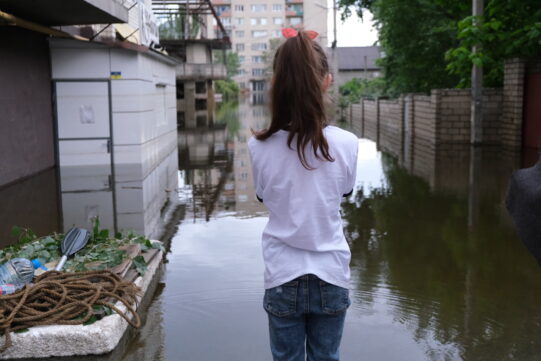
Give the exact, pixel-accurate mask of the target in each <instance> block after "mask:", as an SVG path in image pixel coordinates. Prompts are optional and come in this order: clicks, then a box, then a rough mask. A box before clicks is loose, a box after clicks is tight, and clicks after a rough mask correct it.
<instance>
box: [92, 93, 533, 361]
mask: <svg viewBox="0 0 541 361" xmlns="http://www.w3.org/2000/svg"><path fill="white" fill-rule="evenodd" d="M266 121H267V112H266V107H265V106H264V105H257V104H249V102H242V103H241V104H239V105H235V104H223V105H222V106H221V108H220V109H218V110H217V120H216V122H215V125H214V126H213V127H212V128H208V129H197V130H190V131H188V130H187V131H181V132H180V133H179V156H178V159H179V189H178V197H179V199H178V202H179V204H180V207H181V208H182V210H183V213H184V217H183V219H182V220H181V221H180V222H179V223H178V228H177V231H176V233H175V234H174V236H172V238H171V240H170V246H169V250H168V253H167V255H166V262H165V265H164V269H163V273H162V277H161V279H160V280H159V284H158V290H157V291H156V293H155V294H154V295H153V297H151V300H150V302H149V308H148V311H147V313H146V316H145V319H146V323H145V325H144V326H143V327H142V328H141V329H140V330H138V331H136V332H135V335H134V336H133V337H132V338H131V339H130V340H129V341H127V345H126V346H125V347H124V348H123V350H121V351H117V352H115V353H114V356H112V355H106V356H100V357H89V358H85V360H86V359H88V360H113V359H114V360H141V361H143V360H145V361H147V360H179V361H214V360H220V361H267V360H271V355H270V351H269V342H268V331H267V323H266V314H265V312H264V310H263V308H262V297H263V263H262V259H261V245H260V237H261V232H262V230H263V227H264V226H265V223H266V220H267V218H266V217H267V213H266V210H265V208H264V206H262V205H261V204H260V203H258V202H257V201H256V200H255V194H254V191H253V183H252V175H251V171H250V164H249V157H248V153H247V148H246V141H247V139H248V138H249V137H250V127H253V128H260V127H262V126H263V125H264V124H265V122H266ZM341 126H343V127H346V128H349V125H348V124H342V125H341ZM380 141H382V140H380ZM380 147H381V144H380V145H378V144H376V143H375V142H374V141H372V140H370V139H359V158H358V169H357V183H356V189H355V192H354V194H353V195H351V196H350V197H349V198H347V199H345V200H344V202H343V204H342V214H343V217H344V230H345V233H346V237H347V239H348V242H349V244H350V247H351V251H352V261H351V271H352V272H351V273H352V280H351V293H350V294H351V299H352V305H351V307H350V309H349V310H348V313H347V318H346V325H345V331H344V337H343V341H342V347H341V356H342V357H341V359H342V360H345V361H361V360H368V361H402V360H403V361H422V360H438V361H439V360H441V361H447V360H449V361H451V360H453V361H454V360H464V361H481V360H487V361H488V360H490V361H494V360H520V361H533V360H541V307H539V305H540V300H541V269H540V268H539V266H538V265H537V264H536V263H535V261H534V259H533V257H531V256H530V255H529V254H528V252H527V251H526V249H525V247H524V246H523V245H522V244H521V242H520V241H519V240H518V239H517V237H516V235H515V233H514V230H513V227H512V223H511V221H510V219H509V217H508V215H507V213H506V210H505V207H504V199H505V193H506V187H507V182H508V179H509V176H510V173H511V171H512V170H513V169H516V168H517V167H520V164H521V161H520V159H519V158H518V157H517V156H516V155H513V154H506V153H504V152H502V151H500V150H498V149H490V148H485V149H474V150H471V149H469V148H468V147H465V148H461V147H444V146H442V147H438V148H436V149H434V148H431V147H423V145H422V143H419V144H417V145H416V146H414V147H412V148H410V150H411V151H409V152H403V151H397V150H393V149H390V148H388V149H386V150H385V151H382V149H380ZM399 148H400V147H399ZM400 149H402V148H400Z"/></svg>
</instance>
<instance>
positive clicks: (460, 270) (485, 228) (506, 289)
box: [342, 154, 541, 361]
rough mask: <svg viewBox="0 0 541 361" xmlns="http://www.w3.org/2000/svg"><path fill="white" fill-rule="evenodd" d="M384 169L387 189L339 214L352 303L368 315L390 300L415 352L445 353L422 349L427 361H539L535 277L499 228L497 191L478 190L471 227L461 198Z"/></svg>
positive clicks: (362, 194)
mask: <svg viewBox="0 0 541 361" xmlns="http://www.w3.org/2000/svg"><path fill="white" fill-rule="evenodd" d="M382 161H383V166H384V167H383V169H384V174H385V178H386V184H387V186H386V187H384V188H373V189H370V190H365V189H359V190H357V192H356V193H355V195H354V196H352V197H351V198H350V199H348V200H346V201H345V202H344V203H343V205H342V214H343V216H344V219H345V220H346V223H347V224H346V225H345V233H346V237H347V238H348V241H349V243H350V246H351V251H352V263H351V266H352V278H353V279H355V280H357V282H358V284H356V285H355V287H356V289H357V290H356V292H355V293H354V297H355V298H356V299H355V303H357V304H360V305H361V307H362V308H369V307H371V306H372V305H373V303H374V302H376V301H375V299H376V297H375V296H376V295H378V293H379V294H381V293H382V292H384V293H386V294H387V296H386V298H387V300H386V302H387V305H388V307H389V308H390V310H391V311H390V312H392V314H393V315H394V318H395V321H396V322H400V323H404V324H406V325H407V327H408V328H410V329H411V330H413V331H414V335H415V336H414V337H415V339H416V341H417V342H418V343H420V344H426V345H429V344H433V343H430V342H429V341H430V339H435V340H436V341H438V342H439V343H441V344H442V345H444V348H445V350H438V349H430V348H431V346H427V347H428V349H427V350H426V352H427V355H428V357H429V358H430V359H442V358H443V359H448V356H449V355H451V354H454V355H455V356H457V357H459V358H460V359H463V360H521V361H524V360H539V359H541V352H540V351H541V337H539V336H541V309H540V307H539V301H540V299H541V270H540V269H539V268H538V266H537V265H536V264H535V262H534V260H533V258H532V257H531V256H530V255H529V254H527V252H526V250H525V248H524V247H523V246H522V244H521V243H520V241H519V240H518V239H517V238H516V236H515V233H514V231H513V229H512V228H511V227H510V225H509V224H508V223H506V222H504V221H502V196H501V195H502V192H499V193H497V192H493V191H489V192H483V189H481V196H480V206H479V209H480V213H479V214H478V222H477V224H476V227H475V228H473V229H472V228H468V196H467V194H456V193H455V194H452V193H446V192H436V191H432V190H431V188H430V186H429V185H428V183H427V182H425V181H424V180H422V179H421V178H418V177H416V176H413V175H410V174H408V172H407V171H405V170H404V169H403V168H401V167H400V166H399V165H398V164H397V162H396V161H395V160H394V159H393V158H391V157H389V156H386V155H385V154H383V156H382ZM449 348H450V349H449ZM442 353H444V354H446V355H447V356H444V355H442ZM438 354H439V356H438ZM453 358H455V357H453Z"/></svg>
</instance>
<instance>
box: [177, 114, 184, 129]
mask: <svg viewBox="0 0 541 361" xmlns="http://www.w3.org/2000/svg"><path fill="white" fill-rule="evenodd" d="M177 127H178V128H184V127H186V118H185V115H184V112H177Z"/></svg>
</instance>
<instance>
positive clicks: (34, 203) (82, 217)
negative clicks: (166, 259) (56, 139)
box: [0, 134, 178, 246]
mask: <svg viewBox="0 0 541 361" xmlns="http://www.w3.org/2000/svg"><path fill="white" fill-rule="evenodd" d="M172 135H173V137H172V140H171V137H168V138H169V139H162V142H163V144H160V145H157V144H155V145H153V146H147V145H145V146H144V147H145V149H131V150H129V151H127V150H119V151H117V152H116V153H117V155H119V156H118V158H117V160H116V161H115V163H114V167H111V163H110V157H107V158H105V160H106V161H103V159H104V157H102V156H100V157H98V156H95V154H93V153H92V152H91V151H90V152H87V153H86V154H83V153H84V152H85V151H86V150H87V149H84V147H79V148H77V147H75V148H74V152H73V153H72V154H70V155H69V156H63V157H60V158H61V163H62V164H63V165H62V166H60V167H58V168H57V169H50V170H47V171H45V172H42V173H40V174H38V175H36V176H33V177H31V178H28V179H26V180H23V181H21V182H18V183H15V184H13V185H11V186H8V187H4V188H2V189H0V203H2V207H0V240H1V243H0V246H3V245H8V244H11V243H13V242H15V241H16V239H15V238H14V237H12V236H11V229H12V227H13V226H20V227H27V228H30V229H31V230H32V231H34V233H36V234H37V235H38V236H44V235H47V234H51V233H53V232H65V231H67V230H68V229H69V228H71V227H73V226H76V227H83V228H87V229H89V228H90V227H91V225H92V220H93V219H94V218H95V217H99V218H100V225H101V227H102V228H107V229H109V230H110V231H111V232H116V231H135V232H138V233H140V234H144V235H146V236H147V237H151V238H157V237H159V235H160V234H161V233H162V231H163V230H164V227H165V226H166V223H167V221H168V218H169V217H170V215H171V214H172V212H173V211H174V208H175V206H176V204H177V203H178V202H177V194H176V190H177V187H178V175H177V173H178V153H177V143H176V134H172ZM95 142H97V141H95ZM101 142H102V143H103V144H102V145H101V146H102V148H106V147H107V144H106V142H104V141H101ZM134 147H137V146H134ZM81 148H82V149H81ZM149 148H152V149H149ZM120 153H122V154H120Z"/></svg>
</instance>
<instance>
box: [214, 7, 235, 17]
mask: <svg viewBox="0 0 541 361" xmlns="http://www.w3.org/2000/svg"><path fill="white" fill-rule="evenodd" d="M214 9H216V14H217V15H218V16H220V15H222V13H224V12H228V11H230V10H231V7H230V6H229V5H221V6H216V7H215V8H214Z"/></svg>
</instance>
